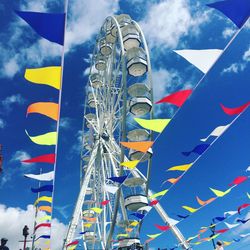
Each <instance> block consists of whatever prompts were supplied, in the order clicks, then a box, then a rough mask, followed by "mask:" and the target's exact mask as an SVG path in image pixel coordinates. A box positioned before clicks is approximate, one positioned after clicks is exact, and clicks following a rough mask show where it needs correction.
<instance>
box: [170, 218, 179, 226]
mask: <svg viewBox="0 0 250 250" xmlns="http://www.w3.org/2000/svg"><path fill="white" fill-rule="evenodd" d="M167 222H168V224H169V225H171V226H174V225H176V224H178V223H179V222H180V221H178V220H175V219H172V218H170V217H169V218H168V219H167Z"/></svg>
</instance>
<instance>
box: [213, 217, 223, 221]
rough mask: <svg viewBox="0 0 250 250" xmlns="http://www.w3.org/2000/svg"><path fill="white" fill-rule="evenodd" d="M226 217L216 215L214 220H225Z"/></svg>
mask: <svg viewBox="0 0 250 250" xmlns="http://www.w3.org/2000/svg"><path fill="white" fill-rule="evenodd" d="M225 219H226V217H215V218H213V222H216V221H223V220H225Z"/></svg>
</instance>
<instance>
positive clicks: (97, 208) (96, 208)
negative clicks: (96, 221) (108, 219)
mask: <svg viewBox="0 0 250 250" xmlns="http://www.w3.org/2000/svg"><path fill="white" fill-rule="evenodd" d="M90 210H92V211H94V212H96V213H97V214H100V213H101V212H102V210H103V209H102V208H99V207H92V208H91V209H90Z"/></svg>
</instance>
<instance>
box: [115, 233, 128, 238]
mask: <svg viewBox="0 0 250 250" xmlns="http://www.w3.org/2000/svg"><path fill="white" fill-rule="evenodd" d="M128 236H129V235H128V234H117V236H116V237H117V238H119V237H128Z"/></svg>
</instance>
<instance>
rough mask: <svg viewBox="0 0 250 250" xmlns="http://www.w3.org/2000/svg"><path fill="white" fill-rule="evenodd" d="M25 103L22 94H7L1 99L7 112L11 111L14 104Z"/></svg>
mask: <svg viewBox="0 0 250 250" xmlns="http://www.w3.org/2000/svg"><path fill="white" fill-rule="evenodd" d="M24 103H25V99H24V98H23V97H22V96H21V95H20V94H16V95H11V96H7V97H6V98H5V99H3V100H2V101H1V105H2V108H3V109H4V110H5V111H7V112H10V111H11V110H12V109H13V106H14V105H22V104H24Z"/></svg>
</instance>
